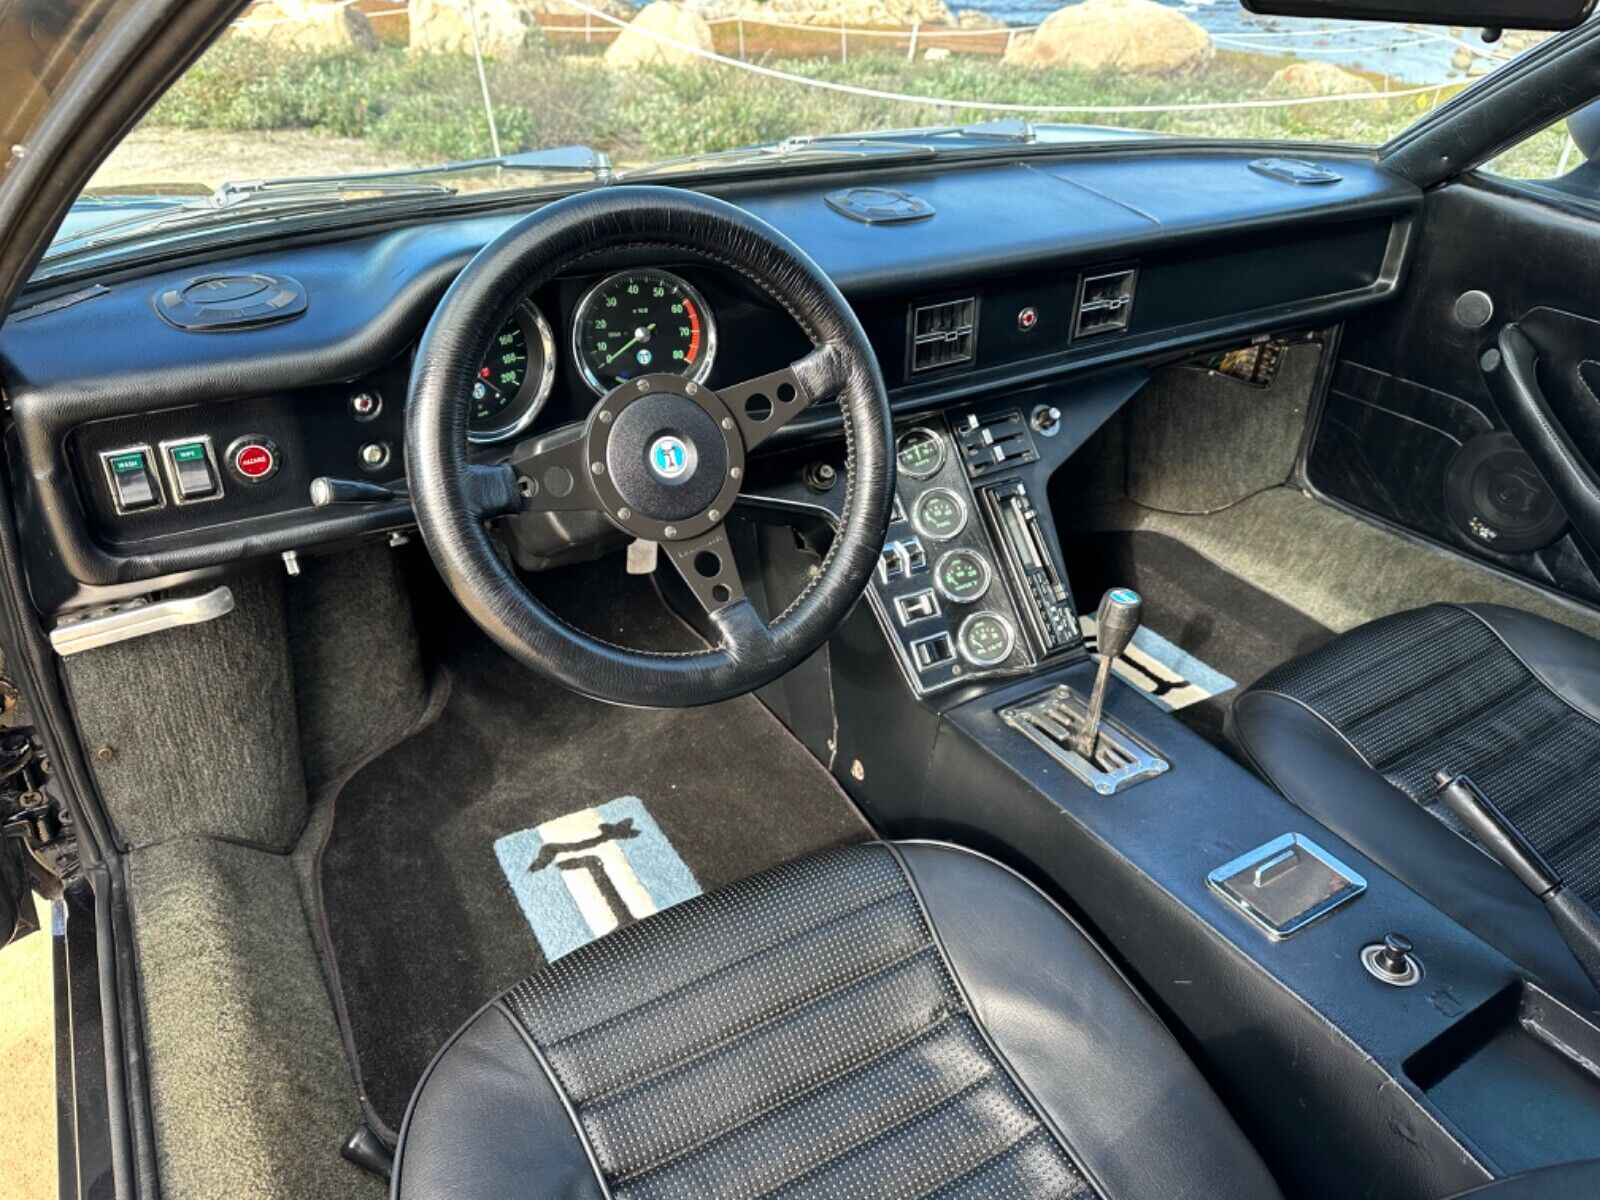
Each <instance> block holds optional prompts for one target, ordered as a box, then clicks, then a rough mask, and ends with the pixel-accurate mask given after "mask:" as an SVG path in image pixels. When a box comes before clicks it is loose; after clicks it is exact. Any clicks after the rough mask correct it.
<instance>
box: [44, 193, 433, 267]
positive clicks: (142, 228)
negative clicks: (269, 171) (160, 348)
mask: <svg viewBox="0 0 1600 1200" xmlns="http://www.w3.org/2000/svg"><path fill="white" fill-rule="evenodd" d="M455 192H456V189H455V188H452V187H447V186H445V185H444V184H442V183H434V184H410V185H406V186H400V185H394V184H383V185H373V184H361V185H356V184H341V185H332V184H328V183H323V184H320V185H318V186H314V187H313V186H307V187H302V188H290V187H284V188H281V189H278V188H251V187H248V186H241V185H237V184H224V185H223V186H222V187H221V188H218V189H217V190H216V191H215V192H213V193H212V194H211V195H209V196H205V197H202V198H200V199H198V200H190V201H186V202H184V203H181V204H175V205H172V206H171V207H169V208H161V209H156V210H155V211H150V210H148V209H146V210H144V211H141V212H138V213H135V214H133V215H132V216H127V217H123V218H122V219H121V220H117V221H108V222H106V223H105V224H104V225H96V226H94V227H93V228H91V229H86V230H85V231H84V232H82V233H80V234H78V235H77V236H76V237H70V238H64V239H62V240H60V241H57V242H54V243H52V245H51V247H50V250H49V252H48V253H47V254H46V255H45V256H44V261H45V262H49V261H51V260H53V259H60V258H64V257H67V256H70V255H74V254H80V253H82V252H84V251H86V250H96V249H99V248H100V247H102V246H107V245H111V244H113V243H116V242H123V241H127V240H129V239H131V238H136V237H139V236H142V235H145V234H150V233H159V232H162V231H165V230H170V229H177V228H184V229H189V228H198V227H202V226H206V225H223V224H229V223H232V222H236V221H241V220H250V219H252V218H255V217H271V218H274V219H276V218H280V217H284V216H290V215H293V214H296V213H303V212H322V211H326V210H328V209H331V208H345V207H350V206H352V205H368V204H383V203H384V202H386V201H387V202H395V201H406V202H412V201H415V200H417V199H419V198H427V199H436V198H438V197H440V196H453V195H455Z"/></svg>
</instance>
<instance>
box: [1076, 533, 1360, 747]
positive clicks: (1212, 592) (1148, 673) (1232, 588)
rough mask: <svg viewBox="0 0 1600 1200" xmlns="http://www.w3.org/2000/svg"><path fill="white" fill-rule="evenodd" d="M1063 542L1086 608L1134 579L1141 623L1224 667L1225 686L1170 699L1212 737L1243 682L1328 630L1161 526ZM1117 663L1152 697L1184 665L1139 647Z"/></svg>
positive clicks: (1176, 680)
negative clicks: (1179, 701) (1190, 699)
mask: <svg viewBox="0 0 1600 1200" xmlns="http://www.w3.org/2000/svg"><path fill="white" fill-rule="evenodd" d="M1065 550H1066V555H1067V573H1068V577H1069V578H1070V579H1071V580H1072V586H1073V588H1074V590H1075V592H1076V593H1077V594H1078V596H1079V598H1080V603H1081V604H1082V605H1083V606H1084V607H1085V608H1086V609H1092V608H1093V606H1094V604H1095V602H1096V600H1097V599H1098V597H1099V596H1100V595H1101V594H1102V593H1103V592H1104V591H1105V590H1106V589H1107V588H1111V587H1116V586H1128V587H1132V588H1134V589H1135V590H1136V591H1138V592H1139V593H1140V595H1141V596H1143V597H1144V604H1145V608H1144V624H1145V629H1146V630H1148V631H1149V632H1151V633H1154V634H1156V635H1158V637H1159V638H1160V639H1162V640H1164V641H1165V642H1166V643H1168V644H1170V645H1171V646H1175V647H1177V648H1178V649H1179V650H1180V651H1181V652H1182V653H1183V654H1184V655H1186V656H1189V657H1191V658H1192V659H1194V660H1197V661H1198V662H1199V663H1200V664H1204V666H1205V667H1208V668H1210V669H1211V671H1212V672H1214V673H1219V674H1221V675H1223V676H1226V681H1225V682H1227V683H1231V684H1232V685H1233V686H1232V687H1227V688H1225V689H1224V690H1220V691H1218V692H1217V693H1216V694H1214V695H1210V696H1208V697H1206V698H1203V699H1200V700H1198V701H1196V702H1194V703H1189V704H1184V705H1183V706H1182V707H1174V708H1173V715H1174V716H1176V717H1177V718H1178V719H1179V720H1180V721H1183V722H1184V723H1185V724H1187V725H1188V726H1189V727H1190V728H1191V729H1194V730H1195V731H1196V732H1198V733H1200V734H1202V735H1203V736H1205V737H1207V738H1210V739H1211V740H1212V741H1214V742H1216V743H1218V744H1222V740H1223V739H1222V722H1223V717H1224V715H1225V713H1226V712H1227V706H1228V705H1230V704H1231V703H1233V699H1234V697H1235V696H1237V695H1238V694H1239V691H1240V689H1241V688H1245V687H1248V686H1249V685H1250V684H1251V683H1253V682H1254V681H1255V680H1256V679H1258V678H1259V677H1260V676H1262V675H1264V674H1265V673H1266V672H1267V671H1269V670H1271V669H1272V668H1273V667H1275V666H1277V665H1278V664H1279V663H1281V662H1285V661H1287V660H1288V659H1290V658H1294V657H1295V656H1297V655H1300V654H1304V653H1305V652H1306V651H1308V650H1313V649H1315V648H1316V647H1318V646H1320V645H1322V644H1323V643H1324V642H1326V641H1328V640H1329V639H1330V638H1332V637H1333V631H1332V630H1330V629H1328V628H1327V627H1326V626H1325V625H1322V624H1320V623H1319V622H1317V621H1314V620H1312V619H1311V618H1310V617H1308V616H1306V615H1305V614H1304V613H1303V612H1301V611H1300V610H1299V609H1296V608H1294V607H1292V606H1290V605H1288V604H1285V603H1284V602H1283V601H1281V600H1278V599H1276V598H1274V597H1273V596H1270V595H1268V594H1267V593H1266V592H1264V591H1262V590H1261V589H1259V588H1257V587H1254V586H1252V585H1251V584H1250V583H1248V582H1247V581H1245V580H1244V579H1241V578H1240V577H1239V576H1237V575H1234V574H1232V573H1230V572H1228V571H1225V570H1223V569H1222V568H1221V567H1219V566H1217V565H1216V564H1215V563H1213V562H1211V561H1210V560H1208V559H1206V558H1204V557H1203V556H1201V555H1200V554H1197V553H1196V552H1195V551H1193V550H1191V549H1190V548H1189V547H1188V546H1186V545H1184V544H1183V543H1182V542H1179V541H1177V540H1176V539H1174V538H1170V537H1166V536H1164V535H1162V534H1158V533H1148V532H1118V533H1097V534H1089V535H1086V536H1082V537H1074V538H1069V539H1068V540H1067V542H1066V544H1065ZM1137 646H1138V643H1137V642H1136V643H1135V648H1137ZM1118 666H1119V672H1118V673H1119V674H1120V675H1122V676H1123V677H1124V678H1126V679H1128V680H1129V682H1130V683H1132V684H1133V685H1134V686H1136V687H1140V688H1141V690H1144V691H1146V692H1147V693H1148V694H1150V695H1152V696H1153V697H1155V698H1156V699H1157V700H1158V701H1159V699H1160V698H1161V697H1162V696H1163V695H1164V694H1167V693H1168V692H1169V689H1170V690H1172V691H1176V690H1177V688H1178V687H1179V686H1181V684H1182V682H1183V680H1182V678H1181V676H1182V674H1183V671H1182V668H1181V666H1178V664H1175V663H1172V662H1170V661H1169V662H1166V663H1163V662H1159V661H1154V662H1153V661H1151V660H1150V658H1149V657H1148V656H1143V655H1140V656H1137V657H1136V658H1135V660H1134V661H1131V662H1128V663H1127V664H1126V665H1124V664H1121V663H1119V664H1118ZM1174 666H1177V667H1178V669H1176V670H1174V669H1173V668H1174ZM1141 676H1144V678H1140V677H1141ZM1163 706H1164V707H1165V706H1166V705H1163Z"/></svg>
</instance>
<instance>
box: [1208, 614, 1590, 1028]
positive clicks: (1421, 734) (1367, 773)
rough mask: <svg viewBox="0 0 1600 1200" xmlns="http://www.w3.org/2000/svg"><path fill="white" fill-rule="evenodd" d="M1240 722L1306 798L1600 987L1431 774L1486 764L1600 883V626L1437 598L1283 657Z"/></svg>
mask: <svg viewBox="0 0 1600 1200" xmlns="http://www.w3.org/2000/svg"><path fill="white" fill-rule="evenodd" d="M1229 728H1230V733H1231V735H1232V737H1233V738H1234V740H1235V742H1236V743H1237V744H1238V745H1239V746H1240V748H1241V749H1242V750H1243V751H1244V752H1245V754H1246V755H1247V756H1248V757H1249V759H1250V761H1251V762H1252V763H1253V764H1254V765H1255V766H1256V768H1257V769H1258V770H1259V771H1260V772H1261V773H1262V775H1264V776H1265V777H1266V779H1267V780H1268V781H1269V782H1270V783H1272V784H1273V786H1274V787H1276V788H1277V789H1278V790H1279V791H1281V792H1282V793H1283V794H1284V795H1285V796H1287V797H1288V798H1289V799H1290V800H1292V801H1294V802H1295V803H1296V804H1297V805H1299V806H1300V807H1301V808H1303V809H1305V810H1306V812H1308V813H1309V814H1311V815H1312V816H1313V817H1315V818H1317V820H1319V821H1321V822H1322V823H1323V824H1324V825H1327V826H1328V827H1329V828H1331V829H1333V830H1334V831H1335V832H1337V833H1338V834H1339V835H1340V836H1341V837H1343V838H1345V839H1346V840H1347V841H1349V842H1351V843H1352V844H1354V845H1356V846H1358V847H1359V848H1360V849H1361V850H1362V852H1363V853H1365V854H1367V855H1368V856H1369V857H1370V858H1372V859H1373V860H1375V861H1376V862H1378V863H1379V864H1381V865H1382V866H1383V867H1384V868H1385V869H1387V870H1389V871H1390V872H1392V873H1393V874H1395V875H1396V876H1398V877H1399V878H1400V879H1402V880H1404V881H1405V882H1406V883H1407V884H1408V885H1409V886H1411V887H1412V888H1413V889H1414V890H1415V891H1417V892H1418V893H1420V894H1421V895H1423V896H1425V897H1426V898H1427V899H1429V900H1431V901H1432V902H1433V903H1435V904H1437V905H1438V906H1439V907H1440V908H1442V909H1443V910H1444V911H1446V912H1448V913H1449V914H1450V915H1451V916H1453V917H1455V918H1456V919H1457V920H1458V921H1460V922H1461V923H1462V924H1463V925H1465V926H1467V927H1468V928H1469V929H1471V930H1473V931H1474V932H1475V933H1477V934H1478V935H1479V936H1480V937H1482V938H1484V939H1485V940H1486V941H1488V942H1490V943H1491V944H1493V945H1495V946H1496V947H1498V948H1499V949H1500V950H1501V951H1502V952H1503V953H1504V954H1506V955H1507V956H1508V957H1510V958H1512V959H1513V960H1515V961H1517V962H1519V963H1520V964H1521V965H1522V966H1524V967H1525V968H1526V969H1528V970H1529V971H1531V972H1533V973H1534V974H1536V975H1538V976H1540V977H1542V978H1543V979H1544V980H1545V981H1546V982H1547V983H1548V984H1549V985H1550V986H1552V987H1556V988H1558V989H1560V990H1561V991H1563V992H1564V993H1566V994H1567V995H1568V996H1569V997H1571V998H1572V999H1574V1000H1575V1001H1577V1002H1578V1003H1580V1004H1583V1005H1585V1006H1587V1007H1591V1008H1595V1007H1600V996H1597V995H1596V993H1595V990H1594V987H1593V986H1592V985H1591V984H1590V983H1589V981H1588V978H1587V977H1586V976H1585V975H1584V974H1583V972H1582V970H1581V968H1580V967H1579V966H1578V964H1577V962H1576V960H1575V959H1574V958H1573V957H1572V954H1571V952H1570V951H1569V950H1568V949H1567V947H1566V943H1565V942H1564V941H1562V939H1561V937H1560V935H1559V934H1558V933H1557V932H1556V930H1555V927H1554V925H1552V924H1551V922H1550V919H1549V917H1548V916H1547V915H1546V913H1545V911H1544V908H1543V906H1542V905H1541V904H1540V903H1539V902H1538V901H1537V900H1536V899H1535V898H1534V897H1533V896H1531V895H1530V894H1529V893H1528V892H1527V890H1526V889H1525V888H1523V887H1522V886H1521V885H1520V884H1519V883H1518V882H1517V881H1516V880H1515V879H1514V878H1513V877H1512V876H1511V874H1510V873H1509V872H1508V871H1506V870H1504V869H1503V868H1502V867H1501V866H1500V865H1499V864H1498V863H1497V862H1495V861H1494V860H1493V859H1491V858H1490V857H1489V856H1488V855H1487V854H1486V853H1485V852H1484V851H1483V850H1481V849H1480V848H1479V847H1478V846H1477V845H1476V844H1475V843H1473V842H1472V841H1471V840H1470V839H1469V838H1468V837H1467V835H1466V834H1465V832H1464V831H1462V830H1461V828H1460V825H1459V823H1458V822H1457V821H1456V819H1455V817H1454V815H1453V814H1452V813H1450V812H1449V810H1448V809H1446V808H1444V806H1443V805H1441V804H1440V803H1439V802H1438V801H1437V800H1436V799H1435V797H1434V793H1433V782H1432V781H1433V776H1434V774H1435V772H1437V771H1440V770H1447V771H1450V772H1452V773H1458V772H1459V773H1465V774H1468V775H1470V776H1471V777H1472V778H1473V780H1474V782H1476V783H1477V784H1478V785H1479V787H1481V788H1482V789H1483V790H1484V792H1485V793H1486V794H1487V795H1488V796H1489V797H1490V799H1492V800H1493V801H1494V802H1495V803H1496V805H1498V806H1499V807H1500V809H1501V810H1502V811H1503V812H1505V814H1506V815H1507V816H1508V817H1509V818H1510V819H1511V820H1512V821H1513V822H1514V823H1515V824H1516V825H1517V826H1518V828H1520V829H1521V830H1522V832H1523V833H1524V834H1525V835H1526V836H1527V837H1528V838H1529V840H1530V841H1532V842H1533V844H1534V845H1535V846H1536V847H1538V849H1539V850H1540V851H1541V853H1543V854H1544V855H1545V856H1546V857H1547V858H1548V859H1549V860H1550V862H1551V863H1552V865H1553V866H1555V868H1556V870H1557V871H1558V872H1560V873H1561V874H1562V876H1563V877H1564V878H1565V880H1566V881H1567V883H1568V884H1569V886H1570V887H1571V888H1572V889H1573V890H1574V891H1575V892H1576V893H1577V894H1579V895H1581V896H1583V897H1584V898H1585V899H1586V900H1588V901H1589V902H1590V903H1591V904H1593V903H1595V902H1596V901H1597V900H1600V643H1596V642H1595V641H1594V640H1592V639H1590V638H1588V637H1585V636H1584V635H1582V634H1579V633H1577V632H1575V631H1574V630H1571V629H1569V628H1567V627H1566V626H1563V625H1557V624H1555V623H1554V622H1551V621H1547V620H1545V619H1543V618H1541V617H1536V616H1533V615H1531V614H1529V613H1525V612H1520V611H1517V610H1513V609H1509V608H1502V607H1500V606H1497V605H1487V604H1485V605H1462V606H1457V605H1443V604H1441V605H1433V606H1430V607H1428V608H1423V609H1417V610H1415V611H1412V612H1406V613H1399V614H1397V615H1395V616H1392V617H1385V618H1383V619H1382V620H1378V621H1374V622H1372V623H1370V624H1368V625H1364V626H1362V627H1360V628H1359V629H1355V630H1352V631H1350V632H1349V633H1347V634H1345V635H1344V636H1342V637H1340V638H1338V639H1336V640H1335V641H1333V642H1331V643H1329V644H1328V645H1326V646H1324V647H1322V648H1320V649H1319V650H1316V651H1314V652H1312V653H1311V654H1308V655H1305V656H1303V657H1302V658H1299V659H1296V660H1295V661H1293V662H1290V663H1287V664H1285V665H1284V666H1282V667H1280V668H1278V669H1277V670H1275V671H1272V672H1270V673H1269V674H1267V675H1266V676H1265V677H1263V678H1262V679H1261V680H1260V681H1259V682H1257V683H1256V684H1255V685H1254V686H1253V687H1251V688H1250V689H1249V690H1248V691H1246V692H1245V693H1244V694H1243V695H1241V696H1240V697H1239V699H1238V700H1237V701H1236V702H1235V703H1234V705H1233V709H1232V711H1231V713H1230V724H1229Z"/></svg>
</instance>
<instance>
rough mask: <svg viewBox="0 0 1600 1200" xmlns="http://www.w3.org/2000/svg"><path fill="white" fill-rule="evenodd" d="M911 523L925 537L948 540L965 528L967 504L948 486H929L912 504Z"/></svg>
mask: <svg viewBox="0 0 1600 1200" xmlns="http://www.w3.org/2000/svg"><path fill="white" fill-rule="evenodd" d="M911 524H912V525H913V526H914V527H915V528H916V531H917V532H918V533H920V534H921V535H922V536H923V537H925V538H932V539H933V540H934V541H936V542H945V541H949V540H950V539H951V538H953V537H955V536H956V534H958V533H960V532H961V531H962V529H964V528H966V524H967V506H966V505H965V504H963V503H962V502H961V497H960V496H958V495H956V494H955V493H954V492H952V491H951V490H950V489H949V488H929V489H928V490H927V491H925V492H923V493H922V495H920V496H918V497H917V499H916V502H915V503H914V504H912V506H911Z"/></svg>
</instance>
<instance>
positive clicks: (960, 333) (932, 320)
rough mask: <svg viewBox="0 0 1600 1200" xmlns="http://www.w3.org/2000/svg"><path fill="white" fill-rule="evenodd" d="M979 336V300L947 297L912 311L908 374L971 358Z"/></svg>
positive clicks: (957, 363) (951, 365) (967, 361)
mask: <svg viewBox="0 0 1600 1200" xmlns="http://www.w3.org/2000/svg"><path fill="white" fill-rule="evenodd" d="M977 339H978V300H977V297H975V296H968V297H966V298H965V299H963V300H946V301H943V302H942V303H939V304H922V305H919V306H917V307H916V308H913V309H912V310H911V374H913V375H917V374H920V373H921V372H923V371H937V370H939V369H941V368H943V367H955V366H960V365H961V364H962V363H969V362H971V361H972V354H973V349H974V347H975V346H976V343H977Z"/></svg>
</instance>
